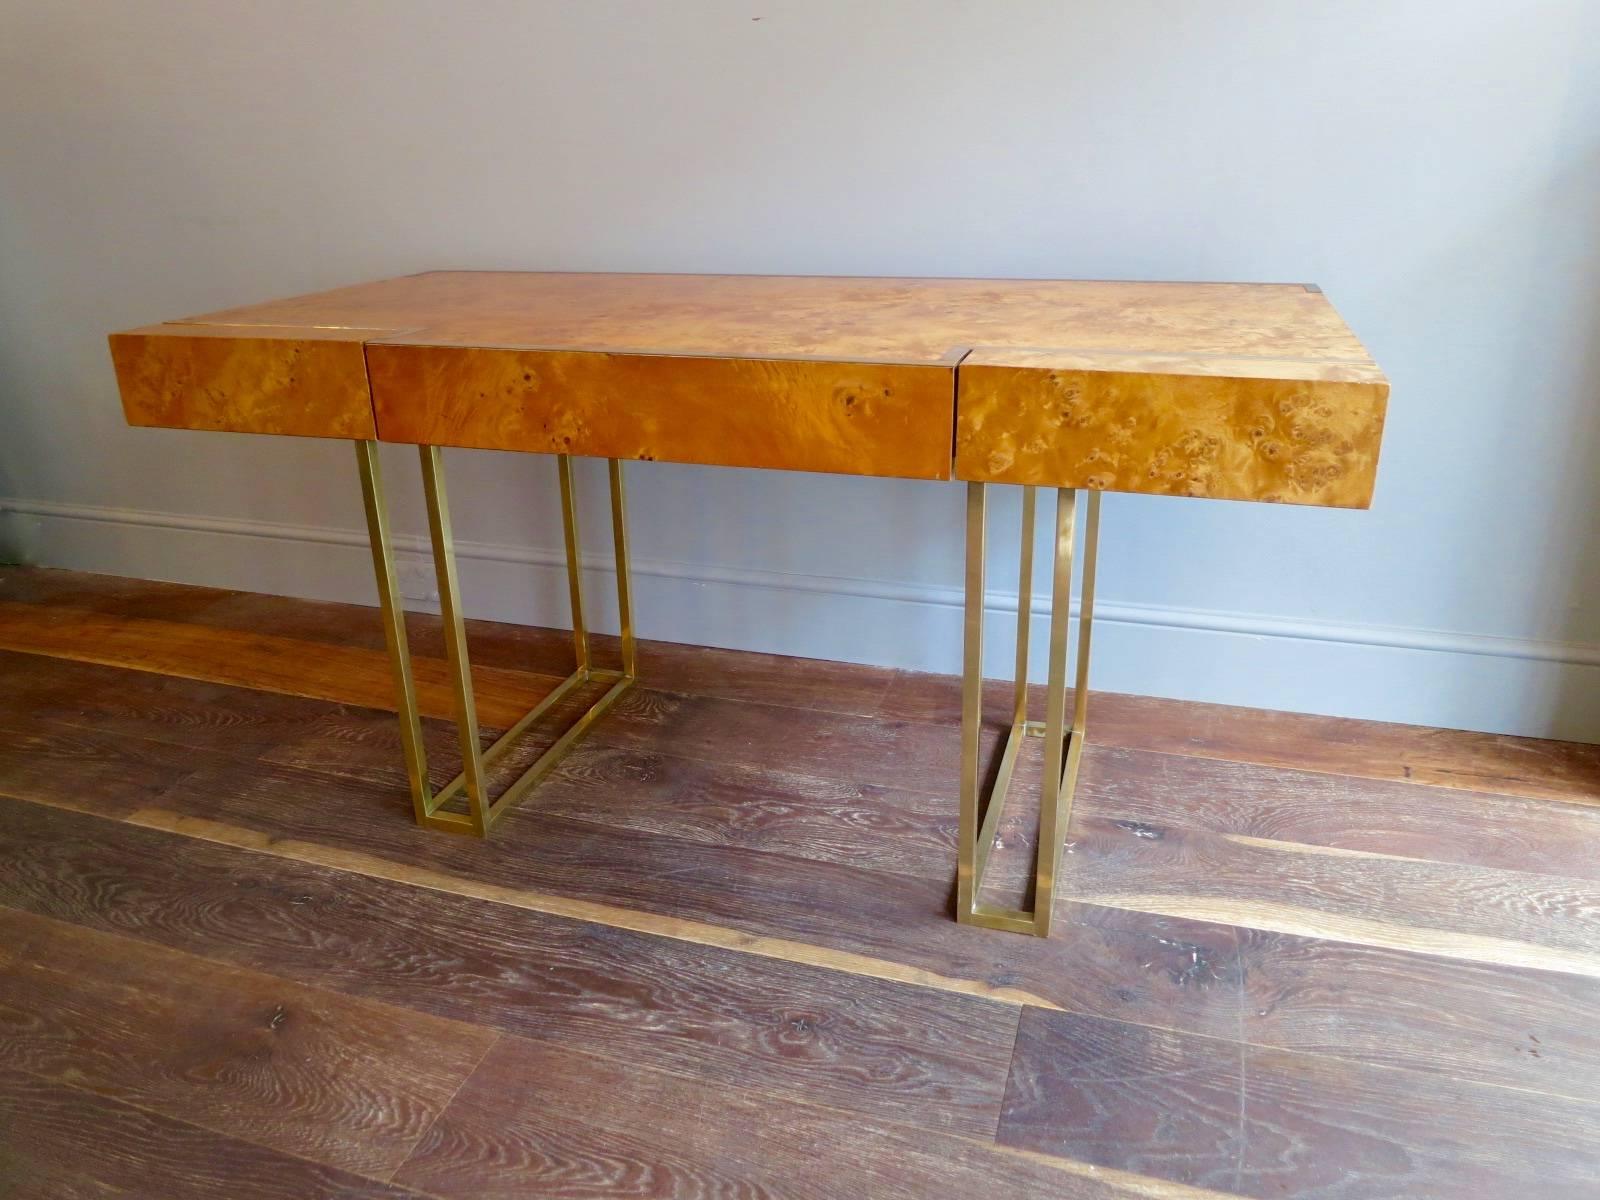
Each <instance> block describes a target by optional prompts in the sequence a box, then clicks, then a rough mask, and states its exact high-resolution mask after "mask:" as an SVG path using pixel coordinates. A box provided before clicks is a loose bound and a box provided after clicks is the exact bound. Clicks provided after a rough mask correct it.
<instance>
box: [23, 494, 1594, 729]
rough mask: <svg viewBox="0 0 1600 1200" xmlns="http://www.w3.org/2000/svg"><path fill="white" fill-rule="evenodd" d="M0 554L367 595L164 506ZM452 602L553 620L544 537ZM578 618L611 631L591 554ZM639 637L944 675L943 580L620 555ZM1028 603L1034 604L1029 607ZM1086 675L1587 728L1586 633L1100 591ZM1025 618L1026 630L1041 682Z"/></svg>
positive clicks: (460, 546)
mask: <svg viewBox="0 0 1600 1200" xmlns="http://www.w3.org/2000/svg"><path fill="white" fill-rule="evenodd" d="M0 548H4V549H6V550H7V551H8V552H9V554H10V556H11V557H13V558H15V559H18V560H20V561H24V562H32V563H37V564H39V565H42V566H53V567H66V568H70V569H74V570H82V571H97V572H102V573H106V574H113V575H132V576H139V577H143V578H149V579H164V580H170V581H174V582H182V583H198V584H208V585H211V586H216V587H230V588H240V589H245V590H249V591H260V592H270V593H277V594H282V595H294V596H304V597H308V598H313V599H321V600H341V601H351V602H355V603H361V604H371V603H373V602H374V595H373V585H372V577H371V561H370V559H369V558H368V555H367V549H366V534H365V532H364V531H362V530H355V529H331V528H324V527H316V526H302V525H285V524H276V523H272V522H266V521H250V520H237V519H220V518H211V517H198V516H189V515H183V514H177V513H160V512H147V511H139V510H132V509H118V508H101V507H95V506H91V505H75V504H58V503H51V502H43V501H31V500H0ZM456 549H457V555H458V558H459V561H460V564H461V574H462V588H463V592H464V595H465V598H466V602H467V606H468V611H469V613H470V615H472V616H480V617H488V618H493V619H496V620H504V621H517V622H524V623H530V624H541V625H562V624H565V623H566V621H567V602H566V590H565V577H564V568H563V559H562V555H561V551H560V550H559V549H541V548H537V547H525V546H509V545H495V544H489V543H480V542H457V543H456ZM397 551H398V554H399V557H400V559H401V563H400V569H401V574H402V578H403V580H405V581H407V582H408V583H410V584H412V585H413V586H412V587H411V588H410V590H411V591H413V592H414V593H416V595H415V596H413V597H412V602H413V603H415V605H416V607H419V608H426V607H429V604H428V602H427V599H426V597H425V595H424V593H425V591H426V590H427V589H426V587H425V585H424V584H423V581H425V580H426V579H427V577H428V572H427V570H426V569H425V567H424V566H423V564H422V561H421V559H422V556H424V555H425V554H426V545H425V543H424V541H423V540H422V539H420V538H416V537H400V538H399V539H397ZM585 569H586V573H588V574H591V575H593V576H595V578H594V579H593V581H592V582H593V585H594V586H593V587H592V589H591V594H592V595H594V596H595V597H596V601H597V606H598V611H597V613H596V614H595V618H594V620H593V622H592V623H593V624H594V626H595V627H596V628H600V629H604V628H607V627H608V625H607V622H610V626H609V627H611V628H614V627H615V612H614V609H613V608H612V607H611V606H610V605H609V604H608V603H607V602H606V594H607V585H608V584H609V573H610V570H611V567H610V564H609V562H608V561H605V560H602V559H594V560H587V559H586V561H585ZM633 571H634V589H635V612H636V614H637V617H638V624H639V630H640V633H641V634H642V636H645V637H649V638H658V639H661V640H665V641H676V642H690V643H696V644H702V645H715V646H727V647H730V648H733V649H742V650H766V651H770V652H773V653H777V654H792V655H801V656H806V657H813V658H831V659H839V660H843V661H848V662H862V663H872V664H876V665H879V666H893V667H903V668H907V669H911V670H920V671H940V672H946V673H953V672H956V671H959V670H960V665H961V664H960V657H961V608H962V593H961V589H960V587H959V586H956V585H951V586H934V585H926V584H907V583H896V582H891V581H885V580H869V579H848V578H835V577H830V576H823V575H794V574H781V573H777V572H771V571H758V570H745V569H739V568H728V567H714V566H705V565H701V564H694V563H681V562H671V561H665V560H660V559H652V558H649V557H648V556H641V555H636V556H635V559H634V564H633ZM987 608H988V613H987V617H986V629H987V633H988V645H987V652H986V663H985V665H986V668H987V669H988V670H989V671H990V672H991V673H993V674H994V675H997V676H1008V675H1009V674H1010V671H1011V654H1012V650H1011V645H1012V635H1011V629H1012V625H1013V623H1014V621H1015V614H1016V596H1015V595H1014V594H1002V593H991V594H990V595H989V596H988V598H987ZM1036 615H1037V616H1042V615H1044V610H1043V609H1042V608H1039V607H1038V606H1037V605H1036ZM1095 617H1096V621H1095V654H1094V673H1093V680H1094V686H1095V687H1096V688H1099V689H1104V690H1107V691H1118V692H1134V693H1142V694H1146V695H1162V696H1173V697H1177V698H1180V699H1193V700H1209V701H1214V702H1217V703H1222V704H1243V705H1250V706H1254V707H1260V708H1277V709H1287V710H1291V711H1301V712H1321V713H1330V714H1334V715H1340V716H1354V717H1364V718H1368V719H1373V720H1383V721H1400V722H1406V723H1412V724H1419V725H1437V726H1448V727H1453V728H1462V729H1481V730H1486V731H1491V732H1497V733H1515V734H1524V735H1528V736H1533V737H1558V738H1567V739H1572V740H1578V741H1600V646H1595V645H1584V644H1575V643H1563V642H1552V641H1531V640H1523V639H1516V638H1501V637H1489V636H1484V635H1479V634H1463V633H1442V632H1435V631H1430V630H1421V629H1396V628H1388V627H1381V626H1372V625H1356V624H1344V623H1336V622H1325V621H1302V620H1295V619H1289V618H1283V617H1273V616H1262V615H1255V614H1246V613H1223V612H1207V611H1200V610H1184V609H1172V608H1158V607H1155V606H1151V605H1143V604H1137V603H1129V602H1123V601H1117V600H1115V599H1105V598H1103V599H1101V601H1100V603H1099V604H1098V606H1097V608H1096V612H1095ZM1043 643H1044V637H1043V630H1042V628H1040V629H1039V630H1038V632H1036V634H1035V636H1034V639H1033V646H1032V649H1033V650H1034V652H1035V653H1034V666H1033V670H1034V672H1035V674H1036V677H1041V678H1042V672H1043V659H1042V653H1043V649H1044V645H1043Z"/></svg>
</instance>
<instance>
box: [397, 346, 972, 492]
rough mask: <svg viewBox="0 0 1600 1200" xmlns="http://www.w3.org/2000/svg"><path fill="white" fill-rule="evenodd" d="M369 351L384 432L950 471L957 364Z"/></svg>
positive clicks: (940, 474) (919, 473) (728, 462)
mask: <svg viewBox="0 0 1600 1200" xmlns="http://www.w3.org/2000/svg"><path fill="white" fill-rule="evenodd" d="M367 357H368V361H369V363H370V364H371V369H372V396H373V404H374V406H375V408H376V411H377V422H378V429H379V431H380V433H381V434H382V436H383V439H384V440H385V441H391V442H415V443H418V444H421V445H430V446H467V447H476V448H478V449H485V450H531V451H536V452H539V453H544V454H577V455H586V456H590V457H595V458H623V459H640V460H643V461H646V462H656V461H660V462H680V463H704V464H709V465H712V466H724V467H768V468H776V469H779V470H791V471H827V472H832V473H835V474H844V475H885V476H899V477H907V478H915V479H948V478H949V477H950V438H951V421H952V410H951V395H952V392H953V386H952V382H951V375H950V370H949V368H940V367H935V366H921V365H913V364H903V363H902V364H896V363H877V362H863V363H837V362H818V361H808V360H804V359H759V358H710V357H704V356H698V355H696V356H690V355H661V354H616V353H591V352H585V351H564V350H532V349H482V348H477V347H470V346H392V345H387V344H373V345H369V346H368V347H367Z"/></svg>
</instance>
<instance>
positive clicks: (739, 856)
mask: <svg viewBox="0 0 1600 1200" xmlns="http://www.w3.org/2000/svg"><path fill="white" fill-rule="evenodd" d="M618 802H619V803H626V794H625V793H620V794H619V796H618ZM404 804H405V801H404V796H403V794H401V793H398V792H397V791H396V790H395V789H393V788H386V787H381V786H378V785H372V784H362V783H360V782H359V781H356V780H350V779H338V778H334V777H332V776H327V775H322V774H319V773H316V772H311V771H305V770H298V769H294V768H288V767H274V768H270V770H269V769H268V768H267V767H266V766H264V765H263V766H262V767H259V768H258V769H256V770H254V771H251V772H248V773H240V772H229V773H223V774H217V773H212V772H197V773H195V774H194V775H192V776H190V777H188V778H186V779H185V780H183V781H182V782H181V783H180V784H178V785H177V786H176V787H175V788H173V789H172V790H171V791H170V792H168V793H167V794H165V795H164V796H163V797H162V798H161V801H160V807H161V808H162V809H165V810H170V811H171V812H173V813H177V814H187V815H189V816H193V817H197V818H205V819H210V820H216V821H221V822H226V823H230V824H232V825H234V826H238V827H241V828H244V829H248V830H254V831H257V833H258V834H260V835H265V836H266V837H267V838H270V839H273V840H277V841H284V840H287V841H291V842H296V843H308V844H315V845H319V846H327V847H336V848H339V849H342V850H344V851H347V852H350V853H355V854H372V855H378V856H380V857H382V858H384V859H386V860H388V861H392V862H394V863H399V864H407V865H410V866H413V867H417V868H425V869H428V870H431V871H438V872H444V873H445V874H447V875H448V876H451V877H454V878H459V879H463V880H474V881H483V882H487V883H491V884H497V885H502V886H506V887H510V888H527V889H533V890H535V891H538V892H542V893H548V894H553V895H557V896H563V897H572V898H576V899H579V900H584V901H594V902H601V903H605V904H610V905H616V906H620V907H621V908H623V909H626V910H631V911H639V912H650V913H661V914H666V915H669V916H672V917H675V918H681V919H685V920H691V921H700V922H708V923H711V924H713V925H716V926H721V927H724V928H729V929H734V930H739V931H743V932H745V933H748V934H750V935H753V936H773V937H781V938H792V939H797V940H799V941H801V942H804V943H808V944H811V945H817V946H826V947H832V948H835V949H839V950H843V951H847V952H850V953H854V954H860V955H866V956H871V957H875V958H881V959H884V960H888V961H890V962H894V963H902V964H906V965H909V966H912V967H917V968H922V969H926V970H929V971H934V972H938V973H940V974H941V975H945V976H949V977H952V978H954V979H957V980H969V981H973V982H974V983H978V984H982V985H986V986H989V987H1003V988H1010V989H1015V990H1017V991H1019V992H1021V993H1023V994H1026V995H1029V996H1032V997H1034V998H1036V999H1037V1000H1038V1001H1039V1002H1041V1003H1044V1004H1049V1005H1060V1006H1063V1007H1068V1008H1074V1009H1078V1010H1086V1011H1100V1012H1103V1011H1111V1010H1112V1009H1116V1010H1119V1011H1122V1012H1123V1013H1125V1014H1127V1015H1129V1016H1130V1018H1131V1019H1144V1018H1145V1017H1146V1016H1148V1018H1149V1019H1152V1020H1156V1021H1159V1022H1160V1023H1163V1024H1167V1023H1177V1024H1179V1026H1180V1027H1182V1028H1189V1029H1198V1030H1204V1031H1216V1030H1219V1029H1220V1030H1222V1031H1224V1032H1226V1031H1229V1030H1233V1029H1236V1028H1237V1024H1238V1016H1239V1009H1238V1004H1239V997H1238V975H1237V965H1236V964H1237V949H1236V946H1235V943H1234V932H1233V930H1232V929H1231V928H1230V927H1228V926H1223V925H1216V924H1210V923H1204V922H1195V921H1186V920H1182V919H1174V918H1171V917H1168V916H1162V915H1151V914H1146V913H1137V912H1119V911H1117V910H1116V909H1114V908H1109V907H1104V906H1082V905H1075V904H1073V903H1071V902H1070V901H1067V902H1063V903H1062V904H1060V905H1059V906H1058V908H1057V910H1056V919H1057V927H1058V932H1057V934H1056V936H1054V937H1052V938H1049V939H1040V938H1031V937H1022V936H1009V937H995V936H993V931H989V930H982V929H977V928H973V927H970V926H962V925H957V924H956V923H955V922H954V921H953V920H952V919H951V912H952V888H953V879H952V877H951V875H952V873H951V872H950V870H949V865H948V864H946V872H945V874H944V875H942V876H940V877H936V878H927V879H918V878H913V877H910V876H906V875H898V874H890V873H886V872H879V871H871V870H866V869H863V868H859V867H845V866H840V865H838V864H835V863H830V862H820V861H816V860H804V859H797V858H792V857H790V856H788V855H784V854H774V853H764V852H759V851H752V850H748V849H745V848H743V847H735V846H712V845H706V844H704V843H697V842H691V841H684V840H681V839H678V838H669V837H660V836H656V837H653V838H650V839H648V840H642V839H641V836H640V835H639V834H637V833H634V832H632V831H628V830H616V829H611V828H607V827H605V826H603V825H598V824H590V823H587V822H574V821H567V820H564V819H562V818H559V817H552V816H548V815H545V814H543V813H541V812H539V810H538V808H537V806H536V804H535V805H531V806H530V805H525V806H523V807H522V808H521V809H519V810H517V811H516V812H515V813H513V814H512V815H511V816H510V817H509V818H508V819H507V820H506V821H505V822H504V823H503V824H502V825H501V826H500V827H499V829H497V831H496V836H494V837H492V838H489V839H485V840H479V839H475V838H459V837H443V838H441V837H439V836H437V835H435V834H432V833H431V832H429V831H426V830H419V829H418V828H416V827H415V826H413V825H411V824H410V823H409V821H408V820H407V817H406V812H407V810H406V809H405V807H404ZM335 813H336V814H337V817H336V818H335V817H334V816H332V815H331V814H335Z"/></svg>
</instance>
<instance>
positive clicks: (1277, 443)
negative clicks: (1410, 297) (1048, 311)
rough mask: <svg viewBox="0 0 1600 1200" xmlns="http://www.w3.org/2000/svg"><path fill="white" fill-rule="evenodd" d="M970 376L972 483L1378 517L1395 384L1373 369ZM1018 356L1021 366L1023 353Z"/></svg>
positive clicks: (964, 464) (1020, 371)
mask: <svg viewBox="0 0 1600 1200" xmlns="http://www.w3.org/2000/svg"><path fill="white" fill-rule="evenodd" d="M977 357H978V356H977V355H974V356H973V358H969V359H968V360H967V362H966V363H964V364H963V365H962V367H961V369H960V372H959V380H958V398H957V413H956V439H955V447H956V453H955V474H956V478H958V479H965V480H977V481H983V482H992V483H1018V484H1037V485H1043V486H1048V487H1072V488H1095V489H1101V490H1105V491H1114V492H1144V493H1149V494H1154V495H1162V496H1204V497H1212V498H1215V499H1221V500H1262V501H1274V502H1279V503H1287V504H1311V505H1322V506H1327V507H1337V508H1366V507H1368V506H1369V505H1370V504H1371V502H1372V490H1373V485H1374V483H1375V481H1376V478H1377V469H1378V447H1379V443H1380V441H1381V439H1382V435H1383V420H1384V414H1385V410H1386V408H1387V403H1388V396H1389V385H1388V383H1387V382H1386V381H1385V380H1384V379H1383V377H1382V375H1381V374H1379V373H1378V372H1377V370H1376V369H1375V368H1372V367H1370V366H1360V365H1352V366H1348V367H1341V366H1337V365H1334V366H1320V367H1319V366H1314V365H1311V366H1308V364H1281V367H1282V374H1280V375H1274V374H1272V373H1271V372H1269V371H1266V370H1263V369H1261V364H1240V367H1241V369H1240V370H1239V371H1238V372H1237V373H1232V374H1228V373H1223V374H1217V373H1212V371H1210V370H1200V371H1196V372H1194V373H1154V372H1153V371H1152V370H1151V367H1152V365H1153V364H1150V363H1142V364H1139V367H1140V369H1137V370H1116V369H1106V370H1100V369H1086V368H1084V367H1083V366H1081V365H1067V364H1066V363H1063V364H1061V365H1055V366H1043V365H1039V366H1016V365H989V364H985V363H984V362H982V361H981V360H979V361H974V359H975V358H977ZM1011 357H1013V358H1014V357H1016V356H1015V354H1014V352H1013V353H1012V355H1011Z"/></svg>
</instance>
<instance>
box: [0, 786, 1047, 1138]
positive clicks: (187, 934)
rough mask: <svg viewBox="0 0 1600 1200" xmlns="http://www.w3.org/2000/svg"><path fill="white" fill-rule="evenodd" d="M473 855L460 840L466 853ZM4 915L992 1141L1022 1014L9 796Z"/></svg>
mask: <svg viewBox="0 0 1600 1200" xmlns="http://www.w3.org/2000/svg"><path fill="white" fill-rule="evenodd" d="M449 840H463V841H464V839H449ZM0 903H5V904H8V905H11V906H12V907H15V908H18V909H23V910H25V911H28V912H33V913H38V914H41V915H43V916H47V917H51V918H54V919H56V920H63V921H70V922H74V923H77V924H81V925H84V926H86V927H88V928H91V929H95V930H105V931H113V932H117V933H122V934H128V935H132V936H135V937H138V938H141V939H145V940H148V941H153V942H156V943H158V944H160V945H164V946H168V947H171V948H173V949H177V950H183V951H186V952H190V953H199V954H205V955H207V956H209V957H213V958H218V959H221V960H223V961H226V962H228V963H231V964H235V965H237V966H240V967H245V968H248V969H250V970H253V971H264V972H269V973H271V974H273V975H275V976H280V977H282V978H284V979H287V980H293V981H296V982H298V983H302V984H307V985H312V986H316V987H320V988H325V989H329V990H333V991H338V992H343V993H346V994H348V995H352V996H359V997H364V998H366V999H369V1000H377V1001H382V1002H384V1003H386V1004H394V1005H400V1006H404V1007H406V1008H410V1009H415V1010H417V1011H421V1012H427V1013H431V1014H434V1015H435V1016H441V1017H448V1018H451V1019H453V1020H456V1021H466V1022H473V1023H477V1024H481V1025H483V1026H486V1027H489V1028H494V1029H498V1030H503V1031H506V1032H511V1033H517V1034H521V1035H523V1036H526V1037H531V1038H541V1039H553V1040H558V1041H562V1042H565V1043H570V1044H574V1045H582V1046H587V1047H590V1048H592V1049H595V1050H598V1051H602V1052H605V1053H608V1054H613V1055H617V1056H620V1057H623V1058H626V1059H628V1060H629V1061H634V1062H638V1063H654V1064H657V1065H659V1066H663V1067H668V1068H671V1069H673V1070H677V1071H680V1072H686V1073H692V1074H697V1075H700V1076H703V1077H706V1078H709V1079H712V1080H719V1081H731V1080H735V1079H739V1080H743V1081H746V1082H750V1083H753V1084H758V1085H763V1086H769V1087H772V1088H774V1089H777V1090H793V1091H796V1092H801V1093H804V1094H806V1095H808V1096H810V1097H811V1098H813V1099H814V1100H818V1101H821V1102H827V1103H831V1104H833V1105H834V1106H836V1107H839V1108H842V1109H848V1110H853V1111H857V1112H865V1113H873V1114H876V1115H879V1116H882V1117H887V1118H892V1119H897V1120H906V1121H912V1122H915V1123H919V1124H922V1125H925V1126H927V1127H929V1128H943V1129H948V1130H953V1131H958V1132H962V1133H968V1134H971V1135H973V1136H982V1137H987V1136H991V1135H992V1133H993V1130H994V1124H995V1121H996V1119H997V1115H998V1109H999V1102H1000V1094H1001V1089H1002V1087H1003V1085H1004V1080H1005V1073H1006V1065H1007V1063H1008V1061H1009V1057H1010V1049H1011V1041H1012V1036H1013V1033H1014V1030H1015V1024H1016V1013H1017V1007H1016V1006H1015V1005H1012V1004H1005V1003H999V1002H996V1001H990V1000H985V999H981V998H976V997H965V996H953V995H949V994H947V993H940V992H937V991H933V990H930V989H926V988H920V987H914V986H910V985H907V984H902V983H896V982H891V981H888V980H882V979H874V978H867V977H862V976H856V975H849V974H845V973H842V972H838V971H834V970H828V969H823V968H819V967H815V966H808V965H803V964H796V963H787V962H781V961H775V960H772V959H768V958H761V957H756V956H750V955H744V954H740V953H737V952H734V951H731V950H724V949H718V948H715V947H709V946H699V945H693V944H688V943H684V942H678V941H671V940H667V939H662V938H653V937H648V936H645V935H641V934H638V933H633V932H631V931H627V930H621V929H612V928H606V927H604V926H597V925H594V924H591V923H587V922H583V921H577V920H571V919H567V918H562V917H555V916H550V915H547V914H542V913H537V912H530V911H526V910H522V909H516V908H509V907H506V906H503V905H497V904H490V903H484V902H481V901H474V900H465V899H462V898H460V897H455V896H450V895H447V894H442V893H439V892H435V891H429V890H425V889H421V888H415V887H410V886H405V885H401V884H395V883H390V882H385V881H380V880H374V879H370V878H366V877H362V876H359V875H350V874H346V873H344V872H339V871H334V870H329V869H327V868H324V867H316V866H308V865H303V864H298V863H293V862H287V861H284V860H281V859H275V858H272V857H269V856H266V855H261V854H255V853H250V852H245V851H239V850H234V849H230V848H226V847H221V846H217V845H214V844H211V843H206V842H199V841H195V840H192V839H188V838H184V837H180V836H176V835H173V834H168V833H163V832H159V831H155V830H150V829H143V828H139V827H136V826H130V825H126V824H119V823H115V822H110V821H105V820H101V819H98V818H94V817H87V816H81V815H78V814H71V813H64V812H59V811H54V810H51V809H48V808H44V807H41V806H35V805H28V804H19V803H15V802H10V801H0Z"/></svg>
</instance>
